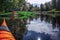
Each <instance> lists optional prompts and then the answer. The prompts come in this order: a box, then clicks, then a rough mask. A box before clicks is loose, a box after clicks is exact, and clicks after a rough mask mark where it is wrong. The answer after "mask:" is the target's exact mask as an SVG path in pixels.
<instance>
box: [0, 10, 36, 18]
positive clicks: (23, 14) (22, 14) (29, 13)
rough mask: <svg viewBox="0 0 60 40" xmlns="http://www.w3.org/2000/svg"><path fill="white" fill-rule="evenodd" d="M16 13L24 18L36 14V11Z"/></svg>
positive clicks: (8, 13)
mask: <svg viewBox="0 0 60 40" xmlns="http://www.w3.org/2000/svg"><path fill="white" fill-rule="evenodd" d="M16 13H17V14H18V15H19V18H22V19H24V18H28V17H30V16H34V15H35V14H34V12H28V11H16ZM0 14H5V15H10V14H11V12H7V13H0Z"/></svg>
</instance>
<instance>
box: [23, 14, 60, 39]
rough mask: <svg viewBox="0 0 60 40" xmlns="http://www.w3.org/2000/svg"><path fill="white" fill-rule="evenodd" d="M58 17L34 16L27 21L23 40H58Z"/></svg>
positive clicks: (59, 26)
mask: <svg viewBox="0 0 60 40" xmlns="http://www.w3.org/2000/svg"><path fill="white" fill-rule="evenodd" d="M59 19H60V17H59V16H57V17H55V18H54V17H50V16H48V15H45V16H44V15H36V17H34V18H32V17H31V18H29V19H28V20H27V25H26V27H27V29H28V31H27V32H26V34H25V35H24V37H23V40H60V20H59Z"/></svg>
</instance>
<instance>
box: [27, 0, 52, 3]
mask: <svg viewBox="0 0 60 40" xmlns="http://www.w3.org/2000/svg"><path fill="white" fill-rule="evenodd" d="M26 1H27V2H29V3H30V4H34V3H37V4H41V3H43V4H44V3H45V2H49V1H51V0H26Z"/></svg>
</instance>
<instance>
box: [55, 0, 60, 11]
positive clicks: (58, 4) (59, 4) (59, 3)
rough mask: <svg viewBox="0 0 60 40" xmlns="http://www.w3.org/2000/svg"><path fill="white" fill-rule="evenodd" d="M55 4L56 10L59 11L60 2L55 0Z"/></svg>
mask: <svg viewBox="0 0 60 40" xmlns="http://www.w3.org/2000/svg"><path fill="white" fill-rule="evenodd" d="M56 4H57V7H56V8H57V10H60V0H57V3H56Z"/></svg>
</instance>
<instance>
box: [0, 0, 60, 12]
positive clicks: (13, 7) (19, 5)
mask: <svg viewBox="0 0 60 40" xmlns="http://www.w3.org/2000/svg"><path fill="white" fill-rule="evenodd" d="M59 2H60V0H51V1H50V2H46V3H45V4H40V7H38V6H37V5H35V6H33V5H32V4H30V3H27V2H26V1H25V0H0V11H1V12H9V11H55V10H60V3H59Z"/></svg>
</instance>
